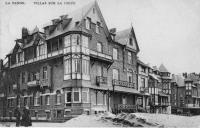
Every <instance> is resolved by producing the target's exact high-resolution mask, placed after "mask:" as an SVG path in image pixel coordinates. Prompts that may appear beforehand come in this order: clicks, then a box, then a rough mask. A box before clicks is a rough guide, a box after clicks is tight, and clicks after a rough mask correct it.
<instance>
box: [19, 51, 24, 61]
mask: <svg viewBox="0 0 200 128" xmlns="http://www.w3.org/2000/svg"><path fill="white" fill-rule="evenodd" d="M23 58H24V56H23V52H20V53H18V62H22V61H23Z"/></svg>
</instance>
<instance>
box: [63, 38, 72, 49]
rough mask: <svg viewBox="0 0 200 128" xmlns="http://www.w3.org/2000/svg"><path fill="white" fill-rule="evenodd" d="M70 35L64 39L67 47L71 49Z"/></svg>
mask: <svg viewBox="0 0 200 128" xmlns="http://www.w3.org/2000/svg"><path fill="white" fill-rule="evenodd" d="M70 37H71V36H70V35H67V36H65V37H64V44H65V47H69V46H70V44H71V43H70Z"/></svg>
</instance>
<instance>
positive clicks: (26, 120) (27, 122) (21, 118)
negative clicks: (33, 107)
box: [14, 106, 32, 127]
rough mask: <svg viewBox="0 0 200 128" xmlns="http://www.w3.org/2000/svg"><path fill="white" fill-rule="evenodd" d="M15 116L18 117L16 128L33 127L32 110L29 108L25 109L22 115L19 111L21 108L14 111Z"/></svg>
mask: <svg viewBox="0 0 200 128" xmlns="http://www.w3.org/2000/svg"><path fill="white" fill-rule="evenodd" d="M14 116H15V117H16V127H19V126H25V127H28V126H32V121H31V116H30V110H29V109H28V107H24V108H23V112H22V113H21V112H20V110H19V106H17V108H16V109H15V110H14Z"/></svg>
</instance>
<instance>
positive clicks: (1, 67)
mask: <svg viewBox="0 0 200 128" xmlns="http://www.w3.org/2000/svg"><path fill="white" fill-rule="evenodd" d="M2 70H3V60H2V59H0V72H1V71H2Z"/></svg>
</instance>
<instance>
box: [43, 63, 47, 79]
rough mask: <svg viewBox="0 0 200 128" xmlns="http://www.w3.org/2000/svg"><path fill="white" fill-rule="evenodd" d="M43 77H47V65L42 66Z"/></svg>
mask: <svg viewBox="0 0 200 128" xmlns="http://www.w3.org/2000/svg"><path fill="white" fill-rule="evenodd" d="M43 79H47V66H45V67H43Z"/></svg>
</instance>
